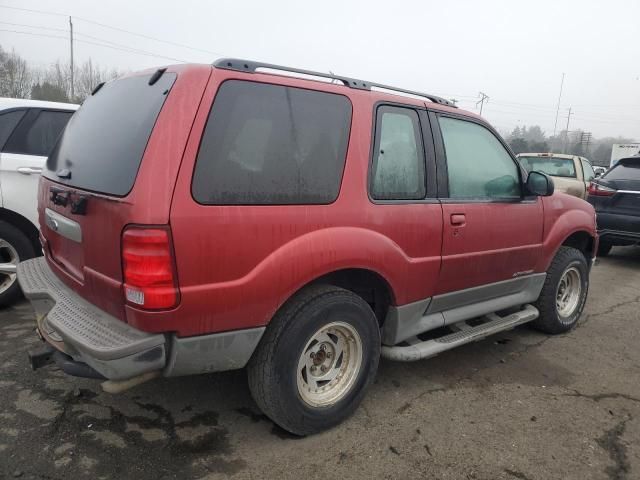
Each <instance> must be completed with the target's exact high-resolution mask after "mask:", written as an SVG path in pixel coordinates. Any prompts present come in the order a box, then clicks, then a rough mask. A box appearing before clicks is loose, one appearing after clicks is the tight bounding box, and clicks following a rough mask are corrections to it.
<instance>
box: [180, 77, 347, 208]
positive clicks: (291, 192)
mask: <svg viewBox="0 0 640 480" xmlns="http://www.w3.org/2000/svg"><path fill="white" fill-rule="evenodd" d="M350 122H351V103H350V102H349V100H348V99H347V98H346V97H343V96H340V95H334V94H330V93H322V92H316V91H312V90H304V89H300V88H292V87H284V86H280V85H267V84H260V83H253V82H246V81H238V80H229V81H226V82H224V83H223V84H222V86H221V87H220V89H219V91H218V94H217V95H216V99H215V101H214V104H213V107H212V109H211V112H210V114H209V119H208V121H207V126H206V127H205V130H204V135H203V138H202V143H201V145H200V151H199V152H198V158H197V160H196V167H195V172H194V177H193V185H192V194H193V197H194V199H195V200H196V201H198V202H199V203H203V204H219V205H238V204H253V205H268V204H300V203H310V204H326V203H331V202H333V201H334V200H335V199H336V198H337V197H338V192H339V190H340V181H341V178H342V171H343V169H344V162H345V155H346V151H347V144H348V141H349V126H350Z"/></svg>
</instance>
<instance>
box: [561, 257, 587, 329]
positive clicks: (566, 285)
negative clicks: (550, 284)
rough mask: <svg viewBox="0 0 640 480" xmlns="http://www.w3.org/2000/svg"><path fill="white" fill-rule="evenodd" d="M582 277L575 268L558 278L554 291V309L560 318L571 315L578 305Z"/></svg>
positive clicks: (569, 269)
mask: <svg viewBox="0 0 640 480" xmlns="http://www.w3.org/2000/svg"><path fill="white" fill-rule="evenodd" d="M581 280H582V277H581V275H580V271H579V270H578V269H577V268H576V267H570V268H568V269H567V270H565V272H564V273H563V274H562V277H560V282H558V288H557V290H556V309H557V310H558V315H560V316H561V317H562V318H568V317H570V316H571V315H573V314H574V313H575V311H576V309H577V308H578V304H579V303H580V294H581V293H582V281H581Z"/></svg>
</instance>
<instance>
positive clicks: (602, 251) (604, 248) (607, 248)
mask: <svg viewBox="0 0 640 480" xmlns="http://www.w3.org/2000/svg"><path fill="white" fill-rule="evenodd" d="M612 248H613V245H611V244H610V243H607V242H603V241H602V240H601V241H600V244H599V245H598V256H599V257H606V256H607V255H609V252H611V249H612Z"/></svg>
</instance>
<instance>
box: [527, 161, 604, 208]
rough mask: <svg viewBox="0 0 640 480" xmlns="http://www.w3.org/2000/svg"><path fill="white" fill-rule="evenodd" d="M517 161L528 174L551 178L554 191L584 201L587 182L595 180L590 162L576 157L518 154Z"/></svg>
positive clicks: (587, 186)
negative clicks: (543, 175)
mask: <svg viewBox="0 0 640 480" xmlns="http://www.w3.org/2000/svg"><path fill="white" fill-rule="evenodd" d="M518 160H520V163H521V164H522V166H523V167H524V168H526V169H527V171H528V172H531V171H533V170H536V171H539V172H543V173H546V174H547V175H550V176H552V177H553V183H554V184H555V186H556V190H559V191H561V192H564V193H568V194H569V195H573V196H574V197H578V198H582V199H586V198H587V189H588V188H589V182H591V180H593V179H594V178H595V176H596V175H595V173H594V171H593V167H592V166H591V162H589V160H587V159H586V158H584V157H580V156H578V155H565V154H562V153H520V154H518Z"/></svg>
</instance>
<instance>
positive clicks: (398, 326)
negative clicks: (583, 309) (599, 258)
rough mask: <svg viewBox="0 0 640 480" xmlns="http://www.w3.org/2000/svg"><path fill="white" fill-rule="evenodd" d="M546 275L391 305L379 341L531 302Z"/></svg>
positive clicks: (388, 342) (393, 342) (388, 341)
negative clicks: (400, 304) (405, 303)
mask: <svg viewBox="0 0 640 480" xmlns="http://www.w3.org/2000/svg"><path fill="white" fill-rule="evenodd" d="M546 277H547V274H546V273H536V274H534V275H528V276H526V277H519V278H514V279H509V280H505V281H502V282H496V283H491V284H489V285H482V286H479V287H473V288H467V289H464V290H460V291H457V292H451V293H445V294H442V295H437V296H435V297H432V298H427V299H424V300H419V301H417V302H414V303H409V304H407V305H402V306H399V307H391V308H390V309H389V312H388V314H387V318H386V320H385V323H384V327H383V331H382V342H383V344H385V345H396V344H398V343H400V342H403V341H404V340H406V339H407V338H411V337H414V336H416V335H418V334H420V333H424V332H428V331H429V330H433V329H435V328H438V327H444V326H445V325H451V324H453V323H457V322H461V321H463V320H469V319H472V318H475V317H480V316H482V315H486V314H488V313H493V312H497V311H500V310H504V309H506V308H511V307H516V306H519V305H524V304H526V303H530V302H533V301H535V300H536V299H537V298H538V296H540V291H541V290H542V287H543V285H544V280H545V278H546Z"/></svg>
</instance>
